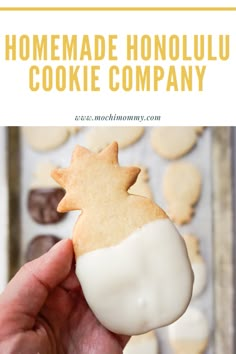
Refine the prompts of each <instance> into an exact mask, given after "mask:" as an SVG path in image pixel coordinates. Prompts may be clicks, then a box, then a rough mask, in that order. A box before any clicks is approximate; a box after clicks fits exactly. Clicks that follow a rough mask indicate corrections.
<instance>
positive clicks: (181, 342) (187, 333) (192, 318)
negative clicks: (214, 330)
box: [168, 307, 209, 354]
mask: <svg viewBox="0 0 236 354" xmlns="http://www.w3.org/2000/svg"><path fill="white" fill-rule="evenodd" d="M168 332H169V339H170V344H171V347H172V348H173V350H174V353H175V354H189V353H191V354H202V353H204V352H205V350H206V348H207V345H208V337H209V328H208V321H207V318H206V317H205V315H204V314H203V313H202V312H201V311H199V310H198V309H196V308H192V307H189V308H188V310H187V311H186V312H185V314H184V315H183V316H182V317H181V318H180V319H179V320H178V321H176V322H175V323H173V324H172V325H170V326H169V327H168Z"/></svg>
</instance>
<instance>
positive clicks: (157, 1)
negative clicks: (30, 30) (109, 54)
mask: <svg viewBox="0 0 236 354" xmlns="http://www.w3.org/2000/svg"><path fill="white" fill-rule="evenodd" d="M0 6H5V7H7V6H20V7H23V6H30V7H37V6H47V7H50V6H84V7H85V6H99V7H102V6H109V7H115V6H126V7H127V6H132V7H134V6H145V7H146V6H148V7H149V6H165V7H166V6H177V7H181V6H186V7H194V6H198V7H199V6H204V7H207V6H214V7H216V6H219V7H220V6H223V7H230V6H232V7H233V6H235V0H178V1H177V0H145V1H144V0H135V1H134V0H119V1H118V0H117V1H111V0H99V1H98V0H83V1H78V0H67V1H65V0H57V1H56V2H55V0H34V1H33V2H32V0H21V1H20V4H19V0H0Z"/></svg>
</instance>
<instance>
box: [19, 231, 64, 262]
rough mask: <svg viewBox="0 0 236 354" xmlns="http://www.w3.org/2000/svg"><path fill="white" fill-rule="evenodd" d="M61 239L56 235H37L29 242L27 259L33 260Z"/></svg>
mask: <svg viewBox="0 0 236 354" xmlns="http://www.w3.org/2000/svg"><path fill="white" fill-rule="evenodd" d="M60 240H61V239H60V238H59V237H57V236H54V235H38V236H35V237H34V238H33V239H32V240H31V241H30V243H29V244H28V247H27V250H26V254H25V260H26V262H29V261H32V260H33V259H36V258H38V257H40V256H42V255H43V254H44V253H46V252H48V251H49V250H50V248H52V247H53V246H54V245H55V244H56V243H57V242H59V241H60Z"/></svg>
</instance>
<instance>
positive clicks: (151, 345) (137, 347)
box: [123, 331, 159, 354]
mask: <svg viewBox="0 0 236 354" xmlns="http://www.w3.org/2000/svg"><path fill="white" fill-rule="evenodd" d="M123 354H159V347H158V340H157V336H156V334H155V332H154V331H151V332H148V333H145V334H141V335H140V336H133V337H131V339H130V340H129V342H128V344H127V345H126V347H125V349H124V351H123Z"/></svg>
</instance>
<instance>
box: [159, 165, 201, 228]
mask: <svg viewBox="0 0 236 354" xmlns="http://www.w3.org/2000/svg"><path fill="white" fill-rule="evenodd" d="M201 186H202V178H201V175H200V172H199V170H198V169H197V168H196V167H195V166H194V165H193V164H191V163H189V162H184V161H181V162H173V163H171V164H170V165H169V166H168V167H167V169H166V171H165V174H164V178H163V192H164V196H165V198H166V200H167V204H168V211H169V215H170V217H171V219H172V220H173V221H174V222H176V223H177V224H180V225H181V224H184V223H188V222H189V221H190V220H191V218H192V215H193V214H194V208H193V206H194V205H195V204H196V203H197V201H198V200H199V198H200V194H201Z"/></svg>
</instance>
